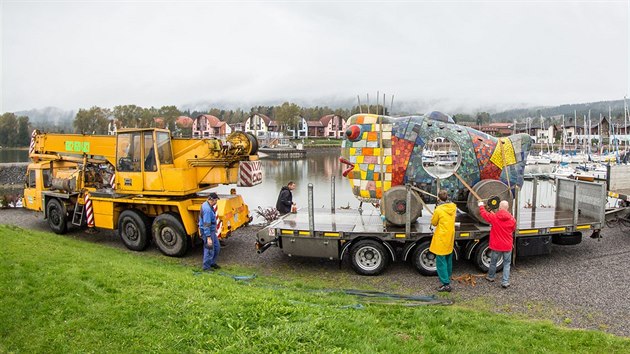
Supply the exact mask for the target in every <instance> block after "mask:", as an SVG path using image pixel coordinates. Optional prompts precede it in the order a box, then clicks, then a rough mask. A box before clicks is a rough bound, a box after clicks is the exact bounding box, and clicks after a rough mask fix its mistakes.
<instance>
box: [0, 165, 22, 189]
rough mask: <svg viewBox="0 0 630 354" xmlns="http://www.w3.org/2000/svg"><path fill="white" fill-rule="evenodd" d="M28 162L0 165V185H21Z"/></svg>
mask: <svg viewBox="0 0 630 354" xmlns="http://www.w3.org/2000/svg"><path fill="white" fill-rule="evenodd" d="M27 167H28V162H16V163H0V185H7V186H8V185H20V186H21V185H23V184H24V177H25V176H26V168H27Z"/></svg>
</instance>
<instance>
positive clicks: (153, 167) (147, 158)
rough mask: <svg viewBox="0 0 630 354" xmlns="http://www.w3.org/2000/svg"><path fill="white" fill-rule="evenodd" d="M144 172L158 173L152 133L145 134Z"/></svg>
mask: <svg viewBox="0 0 630 354" xmlns="http://www.w3.org/2000/svg"><path fill="white" fill-rule="evenodd" d="M144 170H145V171H147V172H155V171H157V164H156V163H155V148H154V146H153V133H152V132H144Z"/></svg>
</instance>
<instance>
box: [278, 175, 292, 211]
mask: <svg viewBox="0 0 630 354" xmlns="http://www.w3.org/2000/svg"><path fill="white" fill-rule="evenodd" d="M294 189H295V182H293V181H291V182H289V183H287V185H286V186H283V187H282V189H280V194H279V195H278V201H277V202H276V209H278V211H279V212H280V215H284V214H288V213H290V212H291V209H292V208H294V207H295V203H293V193H292V191H293V190H294Z"/></svg>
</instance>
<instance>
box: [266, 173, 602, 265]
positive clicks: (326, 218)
mask: <svg viewBox="0 0 630 354" xmlns="http://www.w3.org/2000/svg"><path fill="white" fill-rule="evenodd" d="M555 188H556V197H555V206H553V207H549V208H540V207H539V208H525V207H520V208H517V210H516V212H515V214H516V215H515V217H516V220H517V229H516V231H515V249H516V253H517V255H519V256H529V255H538V254H547V253H549V252H550V251H551V247H550V245H551V243H557V244H562V245H572V244H577V243H579V242H580V241H581V237H582V232H585V231H592V232H593V235H595V236H597V235H598V233H599V230H600V229H601V228H602V227H603V224H604V213H605V199H606V190H605V185H603V184H598V183H592V182H584V181H576V180H569V179H558V180H557V181H556V186H555ZM519 199H520V198H518V196H517V198H516V199H515V200H514V205H520V204H521V203H520V202H519ZM428 207H429V209H430V210H433V209H434V207H435V206H434V205H428ZM368 208H369V209H368V210H363V211H359V210H357V209H337V210H335V211H334V213H333V212H332V211H331V210H330V209H313V212H312V213H309V209H308V208H302V209H300V210H298V211H297V212H296V213H291V214H286V215H284V216H282V217H281V218H280V219H278V220H276V221H273V222H272V223H271V224H270V225H269V226H267V227H266V228H264V229H263V230H261V231H260V232H259V233H258V242H257V246H258V248H259V252H262V251H264V250H265V249H267V248H268V247H270V246H278V247H280V248H281V249H282V250H283V251H284V252H285V253H287V254H289V255H291V256H293V255H297V256H311V257H325V258H329V259H340V260H341V259H343V257H344V255H345V254H347V253H350V254H351V257H352V260H353V266H354V267H355V270H357V271H358V272H359V273H361V274H367V275H373V274H378V273H379V272H380V271H382V267H381V266H380V265H379V266H378V267H376V268H373V267H371V266H362V265H361V264H357V262H358V263H360V261H361V260H360V259H359V260H355V254H357V252H358V251H357V248H359V247H361V246H365V245H366V244H367V245H368V246H367V247H368V248H369V249H370V252H375V253H381V252H382V253H383V254H380V255H378V256H375V257H376V258H378V257H381V258H383V259H386V260H385V261H384V263H385V264H386V263H387V262H388V261H389V260H397V259H402V260H407V259H409V258H411V259H412V261H413V262H414V264H415V265H416V267H417V268H418V270H419V271H420V272H421V273H423V274H428V275H432V274H434V273H435V267H434V262H433V263H432V260H434V257H433V258H432V257H431V255H428V247H429V244H430V240H431V237H432V233H433V229H432V227H431V214H430V213H428V212H426V210H425V211H424V212H423V215H422V216H421V217H419V218H418V219H417V220H414V221H413V222H411V223H410V224H409V228H408V230H407V227H406V226H392V225H388V224H386V223H384V222H383V219H382V218H381V213H380V210H378V209H376V208H372V207H368ZM489 232H490V226H488V225H485V224H483V223H480V222H478V221H476V220H475V219H473V218H472V217H470V216H469V215H468V214H466V213H464V212H461V211H458V213H457V218H456V225H455V240H456V246H455V252H456V257H460V258H461V257H463V258H466V259H474V260H475V262H476V263H477V265H478V266H479V268H481V269H482V270H487V267H488V265H489V251H488V250H489V248H488V235H489ZM379 245H381V246H382V249H379V247H381V246H379ZM348 251H349V252H348ZM366 264H372V262H369V261H368V262H367V263H366ZM383 267H384V266H383Z"/></svg>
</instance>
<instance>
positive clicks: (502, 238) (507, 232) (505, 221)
mask: <svg viewBox="0 0 630 354" xmlns="http://www.w3.org/2000/svg"><path fill="white" fill-rule="evenodd" d="M509 207H510V205H509V204H508V202H507V201H506V200H502V201H501V203H499V210H498V211H497V212H496V213H491V212H488V211H487V210H486V208H485V207H484V203H483V202H482V201H480V202H479V213H481V217H483V218H484V219H485V220H486V221H487V222H488V223H490V269H488V275H486V280H487V281H490V282H493V281H494V277H495V275H496V272H497V261H498V260H499V256H501V257H502V258H503V279H502V280H501V287H503V289H507V288H508V287H509V286H510V263H511V262H512V243H513V242H514V238H513V236H512V234H514V230H515V229H516V220H515V219H514V217H513V216H512V214H510V212H509V211H508V208H509Z"/></svg>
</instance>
